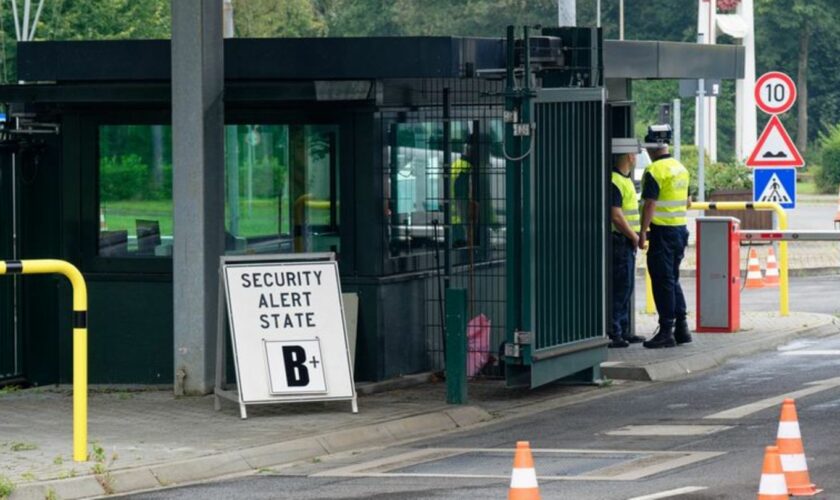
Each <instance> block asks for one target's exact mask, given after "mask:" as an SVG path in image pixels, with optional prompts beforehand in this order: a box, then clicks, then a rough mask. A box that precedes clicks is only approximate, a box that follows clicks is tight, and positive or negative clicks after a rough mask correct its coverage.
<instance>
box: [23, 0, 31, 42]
mask: <svg viewBox="0 0 840 500" xmlns="http://www.w3.org/2000/svg"><path fill="white" fill-rule="evenodd" d="M31 5H32V0H23V24H22V25H21V26H22V27H23V34H22V35H23V38H22V40H23V41H24V42H25V41H27V40H29V8H30V7H31Z"/></svg>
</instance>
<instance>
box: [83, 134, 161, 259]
mask: <svg viewBox="0 0 840 500" xmlns="http://www.w3.org/2000/svg"><path fill="white" fill-rule="evenodd" d="M98 160H99V255H100V256H102V257H155V256H158V257H161V256H169V255H171V254H172V130H171V127H169V126H168V125H102V126H100V127H99V158H98Z"/></svg>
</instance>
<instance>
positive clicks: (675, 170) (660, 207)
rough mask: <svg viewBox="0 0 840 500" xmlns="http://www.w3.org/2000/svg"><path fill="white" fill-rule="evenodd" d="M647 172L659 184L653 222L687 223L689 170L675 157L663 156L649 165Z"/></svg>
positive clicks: (680, 224) (666, 223)
mask: <svg viewBox="0 0 840 500" xmlns="http://www.w3.org/2000/svg"><path fill="white" fill-rule="evenodd" d="M645 173H649V174H650V175H651V176H652V177H653V179H654V180H655V181H656V183H657V184H658V185H659V198H658V199H657V200H656V211H655V212H654V214H653V220H652V221H651V222H652V223H653V224H656V225H657V226H684V225H686V223H687V221H686V212H687V210H688V182H689V175H688V170H686V168H685V167H684V166H683V164H682V163H680V162H678V161H677V160H675V159H674V158H663V159H661V160H656V161H655V162H653V163H651V164H650V165H648V167H647V168H646V169H645ZM642 182H644V179H642ZM642 191H643V192H644V189H642Z"/></svg>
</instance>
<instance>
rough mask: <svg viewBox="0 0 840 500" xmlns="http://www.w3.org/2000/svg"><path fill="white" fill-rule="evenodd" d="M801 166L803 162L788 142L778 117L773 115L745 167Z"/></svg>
mask: <svg viewBox="0 0 840 500" xmlns="http://www.w3.org/2000/svg"><path fill="white" fill-rule="evenodd" d="M803 165H805V160H803V159H802V155H801V154H799V150H797V149H796V145H794V144H793V141H792V140H790V135H788V133H787V130H785V127H784V125H782V122H781V121H780V120H779V117H778V115H773V116H772V118H770V121H769V122H767V126H766V127H764V132H762V133H761V136H760V137H759V138H758V142H757V143H756V145H755V149H753V151H752V154H750V157H749V158H748V159H747V166H748V167H801V166H803Z"/></svg>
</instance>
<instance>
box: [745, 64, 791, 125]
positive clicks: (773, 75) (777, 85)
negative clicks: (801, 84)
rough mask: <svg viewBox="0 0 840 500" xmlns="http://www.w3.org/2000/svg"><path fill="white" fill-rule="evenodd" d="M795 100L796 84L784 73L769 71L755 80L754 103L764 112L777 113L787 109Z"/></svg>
mask: <svg viewBox="0 0 840 500" xmlns="http://www.w3.org/2000/svg"><path fill="white" fill-rule="evenodd" d="M795 101H796V84H794V83H793V80H792V79H791V78H790V77H789V76H787V75H786V74H784V73H782V72H779V71H771V72H769V73H765V74H763V75H761V77H760V78H759V79H758V80H756V82H755V103H756V105H758V107H759V108H760V109H761V110H762V111H764V112H765V113H768V114H771V115H777V114H780V113H784V112H785V111H787V110H789V109H790V108H791V106H793V103H794V102H795Z"/></svg>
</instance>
